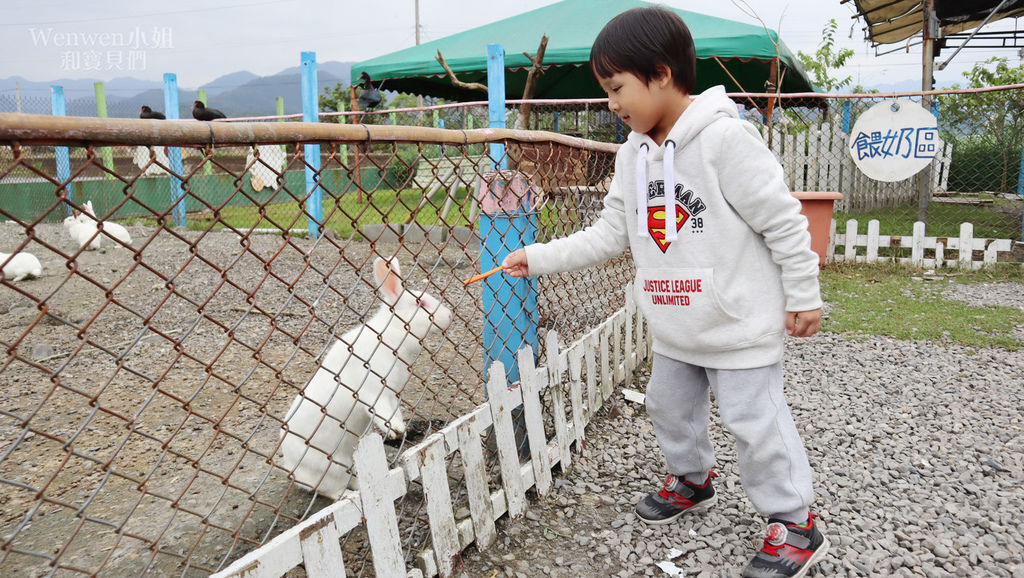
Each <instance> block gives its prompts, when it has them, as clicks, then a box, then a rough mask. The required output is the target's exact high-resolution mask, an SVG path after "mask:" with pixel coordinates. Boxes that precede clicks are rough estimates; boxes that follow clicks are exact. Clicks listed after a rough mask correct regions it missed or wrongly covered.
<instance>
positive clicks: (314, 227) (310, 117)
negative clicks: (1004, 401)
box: [302, 52, 324, 239]
mask: <svg viewBox="0 0 1024 578" xmlns="http://www.w3.org/2000/svg"><path fill="white" fill-rule="evenodd" d="M316 87H317V82H316V52H303V53H302V121H303V122H320V106H319V103H318V102H317V92H316V91H317V88H316ZM302 150H303V152H304V156H305V159H306V214H307V215H308V216H309V238H310V239H316V238H317V237H319V236H320V226H321V225H322V224H323V221H324V204H323V199H322V190H321V188H320V186H319V184H318V181H319V179H320V145H318V144H307V145H303V147H302Z"/></svg>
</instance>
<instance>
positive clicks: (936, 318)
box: [821, 265, 1024, 350]
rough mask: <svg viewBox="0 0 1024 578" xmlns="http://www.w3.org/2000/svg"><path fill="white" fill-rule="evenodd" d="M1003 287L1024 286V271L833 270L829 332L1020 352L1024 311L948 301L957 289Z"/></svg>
mask: <svg viewBox="0 0 1024 578" xmlns="http://www.w3.org/2000/svg"><path fill="white" fill-rule="evenodd" d="M914 277H916V278H918V279H921V280H915V279H914ZM1001 281H1010V282H1017V283H1024V271H1022V269H1021V267H1020V266H1019V265H1016V266H1009V265H1007V266H997V267H991V268H986V269H984V270H981V271H973V272H953V273H948V274H942V273H940V274H938V275H924V274H922V273H920V272H915V271H913V270H911V269H908V268H906V267H900V266H896V265H835V266H829V267H826V268H825V269H824V270H823V271H822V275H821V283H822V295H823V297H824V298H825V300H826V301H828V302H829V303H831V304H832V306H833V307H832V310H831V313H830V314H829V318H828V320H827V321H826V322H825V324H824V329H825V330H826V331H830V332H833V333H841V334H851V335H886V336H889V337H893V338H896V339H920V340H929V341H940V342H950V343H959V344H962V345H966V346H971V347H1002V348H1005V349H1012V350H1018V349H1020V348H1021V347H1022V346H1024V343H1022V342H1021V340H1020V339H1019V338H1017V337H1016V336H1015V335H1014V334H1013V331H1014V327H1015V326H1018V325H1021V324H1024V311H1021V310H1020V309H1016V308H1012V307H998V306H990V307H975V306H972V305H968V304H966V303H963V302H961V301H954V300H949V299H946V298H944V297H943V296H942V293H943V291H944V290H946V289H949V288H950V287H952V286H953V285H954V284H956V283H986V282H1001Z"/></svg>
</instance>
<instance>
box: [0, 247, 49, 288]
mask: <svg viewBox="0 0 1024 578" xmlns="http://www.w3.org/2000/svg"><path fill="white" fill-rule="evenodd" d="M8 259H9V260H8ZM0 265H3V274H4V277H5V278H7V279H9V280H11V281H14V282H18V281H21V280H22V279H27V278H29V277H32V278H36V277H39V276H41V275H42V274H43V266H42V265H41V264H40V263H39V259H36V256H35V255H33V254H32V253H26V252H25V251H22V252H21V253H15V254H14V255H11V254H10V253H0Z"/></svg>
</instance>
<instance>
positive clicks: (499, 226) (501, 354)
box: [478, 44, 538, 383]
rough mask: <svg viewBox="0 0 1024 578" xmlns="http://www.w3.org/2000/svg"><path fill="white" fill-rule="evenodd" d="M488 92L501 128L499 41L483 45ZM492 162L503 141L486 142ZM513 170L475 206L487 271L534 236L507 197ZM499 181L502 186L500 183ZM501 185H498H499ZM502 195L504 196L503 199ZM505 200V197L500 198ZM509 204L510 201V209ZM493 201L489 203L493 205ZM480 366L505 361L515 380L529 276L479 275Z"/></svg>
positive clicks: (529, 213)
mask: <svg viewBox="0 0 1024 578" xmlns="http://www.w3.org/2000/svg"><path fill="white" fill-rule="evenodd" d="M487 93H488V108H489V116H490V126H491V128H505V51H504V49H503V48H502V46H501V45H498V44H490V45H488V46H487ZM490 155H491V159H492V166H493V168H494V169H495V170H501V169H505V168H507V166H508V160H507V159H506V158H505V145H504V144H502V143H492V144H491V145H490ZM513 180H514V176H513V175H508V174H507V173H506V174H505V175H501V176H494V178H492V179H491V182H490V186H488V183H487V182H485V183H483V185H482V186H481V188H482V189H483V190H481V191H479V192H478V194H480V195H482V196H481V198H483V197H484V196H487V195H493V196H494V197H497V200H498V201H499V202H497V203H495V204H494V205H496V206H497V207H498V208H496V209H491V210H488V209H487V208H484V210H481V211H480V239H481V252H480V267H481V270H483V271H488V270H490V269H493V268H494V267H496V266H498V265H499V264H501V261H502V260H503V259H504V258H505V256H506V255H508V254H509V253H510V252H512V251H514V250H516V249H519V248H521V247H523V246H525V245H528V244H530V243H533V242H534V239H535V238H536V236H537V217H536V215H535V214H534V213H533V207H532V206H531V203H532V199H531V198H530V197H529V196H527V197H526V198H523V199H520V200H519V201H518V202H515V200H513V201H514V202H512V203H509V202H507V196H508V195H512V194H514V187H513ZM501 183H503V184H504V186H501ZM498 189H501V190H498ZM502 197H505V199H502ZM503 200H505V201H506V202H501V201H503ZM510 204H511V205H512V206H515V208H514V209H509V206H510ZM494 205H492V206H494ZM482 293H483V295H482V297H483V310H484V368H485V369H487V368H489V367H490V365H491V363H492V362H493V361H495V360H499V361H501V362H502V364H503V365H504V366H505V372H506V374H507V377H508V381H509V383H512V382H516V381H519V366H518V363H517V360H516V353H517V352H518V351H519V349H521V348H522V347H523V346H524V345H530V346H532V347H533V350H534V352H537V322H538V319H537V318H538V315H537V291H536V281H535V280H533V279H530V278H519V279H513V278H511V277H507V276H505V275H492V276H490V277H488V278H487V279H485V280H484V281H483V288H482Z"/></svg>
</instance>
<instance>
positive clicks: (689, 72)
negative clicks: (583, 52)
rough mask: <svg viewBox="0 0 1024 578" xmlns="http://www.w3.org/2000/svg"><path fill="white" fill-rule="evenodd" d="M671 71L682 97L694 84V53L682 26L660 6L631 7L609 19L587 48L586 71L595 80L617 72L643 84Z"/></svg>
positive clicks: (695, 71) (695, 52)
mask: <svg viewBox="0 0 1024 578" xmlns="http://www.w3.org/2000/svg"><path fill="white" fill-rule="evenodd" d="M659 66H665V67H667V68H668V69H669V70H671V71H672V82H673V84H675V85H676V86H677V87H678V88H679V89H680V90H682V91H683V92H684V93H686V94H693V90H694V86H695V85H696V84H697V50H696V49H695V48H694V46H693V36H692V35H691V34H690V29H689V28H687V26H686V23H685V22H683V19H682V18H680V17H679V15H678V14H676V13H675V12H673V11H671V10H668V9H667V8H662V7H660V6H649V7H643V8H633V9H631V10H627V11H625V12H623V13H622V14H619V15H618V16H616V17H615V18H612V19H611V21H609V22H608V24H605V26H604V28H603V29H602V30H601V32H600V33H599V34H598V35H597V39H596V40H594V46H593V47H592V48H591V49H590V70H591V71H593V73H594V76H596V77H598V78H608V77H610V76H612V75H614V74H615V73H617V72H627V73H632V74H635V75H636V76H637V77H638V78H640V79H641V80H643V81H644V82H645V83H649V82H651V81H652V80H654V79H655V78H657V77H658V76H659V73H658V67H659Z"/></svg>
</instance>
